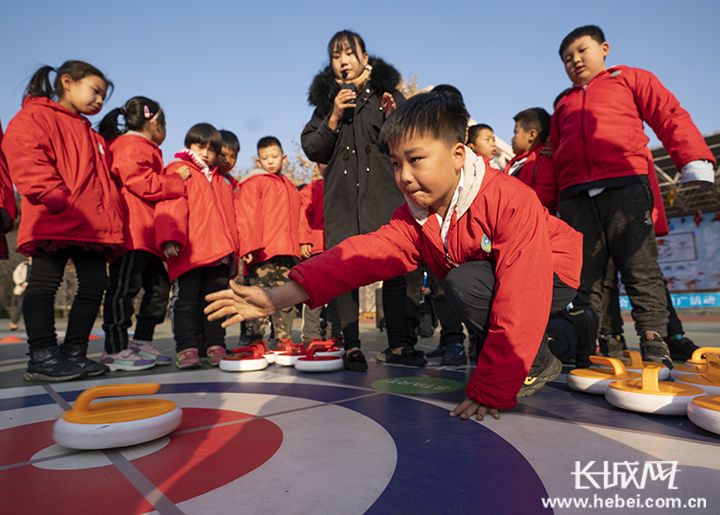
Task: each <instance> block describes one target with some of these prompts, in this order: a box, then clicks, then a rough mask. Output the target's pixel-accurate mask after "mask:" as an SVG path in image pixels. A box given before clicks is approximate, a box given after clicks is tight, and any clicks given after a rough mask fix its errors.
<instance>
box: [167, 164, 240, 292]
mask: <svg viewBox="0 0 720 515" xmlns="http://www.w3.org/2000/svg"><path fill="white" fill-rule="evenodd" d="M181 155H182V153H179V154H176V157H179V156H181ZM183 165H186V166H187V167H188V168H190V172H191V176H190V178H188V180H187V181H185V186H186V188H187V192H186V194H185V195H184V196H182V197H180V198H177V199H173V200H164V201H162V202H158V203H157V204H156V206H155V242H156V244H157V248H158V251H160V252H163V246H164V245H165V243H167V242H170V241H176V242H178V243H180V248H181V250H180V255H178V256H170V257H168V258H167V265H168V275H169V276H170V280H171V281H174V280H175V279H176V278H177V277H179V276H181V275H182V274H184V273H185V272H189V271H190V270H193V269H195V268H199V267H201V266H207V265H211V264H213V263H216V262H219V261H220V260H222V259H224V258H226V257H228V256H230V257H231V258H232V264H231V277H234V276H235V275H236V274H237V263H238V260H237V249H238V244H239V242H238V232H237V222H236V217H235V203H236V201H237V198H236V196H237V189H236V184H237V183H236V182H235V181H234V180H232V178H230V177H225V176H224V175H222V174H221V173H219V172H218V169H217V168H215V169H214V170H213V171H212V183H211V182H210V181H208V179H207V177H206V176H205V174H204V173H203V172H202V171H201V169H200V168H199V167H198V166H197V165H196V164H195V163H193V162H192V161H191V160H187V158H181V159H179V160H176V161H173V162H171V163H170V164H168V165H167V167H166V173H167V174H171V173H175V170H176V169H178V168H179V167H181V166H183Z"/></svg>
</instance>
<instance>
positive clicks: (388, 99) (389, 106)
mask: <svg viewBox="0 0 720 515" xmlns="http://www.w3.org/2000/svg"><path fill="white" fill-rule="evenodd" d="M396 107H397V104H395V99H394V98H393V96H392V93H388V92H385V93H383V96H382V108H383V111H385V118H387V117H388V116H390V115H391V114H392V113H393V111H394V110H395V108H396Z"/></svg>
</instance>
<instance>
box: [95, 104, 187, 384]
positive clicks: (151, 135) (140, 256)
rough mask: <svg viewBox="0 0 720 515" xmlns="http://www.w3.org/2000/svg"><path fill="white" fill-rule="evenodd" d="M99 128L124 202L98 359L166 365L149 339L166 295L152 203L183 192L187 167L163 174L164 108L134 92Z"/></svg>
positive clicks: (127, 366) (116, 366) (124, 365)
mask: <svg viewBox="0 0 720 515" xmlns="http://www.w3.org/2000/svg"><path fill="white" fill-rule="evenodd" d="M120 115H122V116H123V118H124V120H125V124H124V127H125V128H124V130H122V131H120V130H119V129H118V117H119V116H120ZM99 131H100V134H102V135H103V137H105V139H106V140H107V141H108V142H109V143H108V145H109V147H110V153H111V155H112V165H111V167H110V172H111V173H112V174H113V175H114V176H115V177H117V179H118V180H119V182H120V183H121V184H122V189H121V190H120V191H121V193H122V196H123V198H124V199H125V202H126V204H127V208H128V209H127V213H126V215H127V216H126V220H125V245H124V246H123V248H122V251H123V252H122V254H121V255H120V256H119V257H117V258H116V259H114V260H113V261H112V262H111V263H110V281H109V284H108V289H107V292H106V293H105V309H104V310H103V318H104V323H103V329H104V330H105V353H104V354H103V355H102V357H101V358H100V362H101V363H104V364H105V365H107V366H108V367H109V368H110V370H144V369H146V368H150V367H152V366H154V365H156V364H157V365H169V364H170V363H171V361H172V360H171V359H170V358H169V357H167V356H163V355H162V354H161V353H160V352H159V351H158V350H157V349H156V348H155V347H154V346H153V345H152V339H153V334H154V332H155V326H156V325H157V324H160V323H162V321H163V320H165V311H166V310H167V304H168V296H169V295H170V279H169V278H168V273H167V270H166V269H165V264H164V263H163V259H162V258H163V254H162V252H161V251H159V250H158V248H157V245H156V244H155V229H154V226H155V204H156V203H157V202H159V201H162V200H167V199H173V198H179V197H182V196H183V195H184V194H185V182H184V181H185V179H187V178H188V177H190V170H189V169H188V167H187V166H185V167H181V168H179V169H178V170H177V173H172V174H167V175H165V174H164V170H163V161H162V151H161V150H160V147H159V146H158V145H160V144H162V142H163V141H164V140H165V113H164V112H163V110H162V109H161V108H160V105H158V103H157V102H154V101H153V100H150V99H149V98H146V97H133V98H131V99H130V100H128V101H127V102H126V103H125V105H124V106H123V107H121V108H117V109H113V110H112V111H110V112H109V113H108V114H107V115H105V118H103V120H102V121H101V122H100V128H99ZM141 288H142V289H143V291H144V293H143V298H142V301H141V302H140V310H139V312H138V314H137V325H136V326H135V333H134V335H133V339H132V341H130V340H129V339H128V328H129V327H130V326H131V325H132V320H131V319H132V315H133V312H134V307H133V299H134V298H135V296H136V295H137V294H138V292H139V291H140V289H141Z"/></svg>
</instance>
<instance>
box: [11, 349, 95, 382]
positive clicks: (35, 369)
mask: <svg viewBox="0 0 720 515" xmlns="http://www.w3.org/2000/svg"><path fill="white" fill-rule="evenodd" d="M86 375H87V372H86V371H85V369H83V368H82V367H81V366H80V365H78V364H77V363H71V362H69V361H68V360H66V359H65V358H64V357H63V355H62V351H61V350H60V347H58V346H57V345H54V346H52V347H47V348H43V349H36V350H31V351H30V361H28V365H27V370H26V371H25V373H24V374H23V379H25V381H53V382H57V381H69V380H71V379H77V378H79V377H85V376H86Z"/></svg>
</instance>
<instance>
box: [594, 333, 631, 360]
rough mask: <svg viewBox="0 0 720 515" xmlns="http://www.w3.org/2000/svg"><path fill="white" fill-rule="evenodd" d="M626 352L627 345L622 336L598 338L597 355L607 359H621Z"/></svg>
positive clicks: (605, 335)
mask: <svg viewBox="0 0 720 515" xmlns="http://www.w3.org/2000/svg"><path fill="white" fill-rule="evenodd" d="M625 350H627V343H625V337H624V336H623V335H622V334H603V335H600V336H598V351H599V354H601V355H603V356H607V357H609V358H622V357H623V356H624V354H623V351H625Z"/></svg>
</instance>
